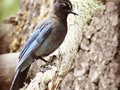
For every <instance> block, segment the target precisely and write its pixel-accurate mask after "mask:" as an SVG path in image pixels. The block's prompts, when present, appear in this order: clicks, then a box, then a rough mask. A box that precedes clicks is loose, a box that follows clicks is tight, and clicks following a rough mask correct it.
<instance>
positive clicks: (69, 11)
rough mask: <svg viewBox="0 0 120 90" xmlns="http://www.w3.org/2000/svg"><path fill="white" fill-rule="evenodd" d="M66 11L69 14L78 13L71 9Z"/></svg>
mask: <svg viewBox="0 0 120 90" xmlns="http://www.w3.org/2000/svg"><path fill="white" fill-rule="evenodd" d="M67 12H68V13H71V14H74V15H78V14H77V13H75V12H74V11H72V10H67Z"/></svg>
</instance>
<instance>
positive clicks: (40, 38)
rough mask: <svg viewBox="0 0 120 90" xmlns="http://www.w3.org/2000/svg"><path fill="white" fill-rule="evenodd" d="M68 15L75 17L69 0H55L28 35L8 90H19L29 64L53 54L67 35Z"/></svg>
mask: <svg viewBox="0 0 120 90" xmlns="http://www.w3.org/2000/svg"><path fill="white" fill-rule="evenodd" d="M69 14H74V15H77V14H76V13H75V12H74V11H73V7H72V3H71V2H70V1H69V0H55V2H54V4H53V5H52V7H51V9H50V12H49V14H48V17H47V18H46V19H45V20H43V21H42V22H41V23H39V24H38V25H37V26H36V28H35V30H34V31H33V33H32V34H31V35H30V37H29V39H28V40H27V42H26V44H25V45H24V47H23V49H22V51H21V52H20V55H19V64H18V66H17V69H16V73H15V76H14V78H13V81H12V84H11V87H10V90H19V88H21V87H23V85H24V84H23V82H24V81H25V79H26V77H27V73H28V71H29V68H30V66H31V64H32V63H33V62H34V61H36V60H37V59H41V60H44V61H45V62H47V61H46V60H45V59H43V58H42V57H45V56H48V55H49V54H51V53H52V52H54V51H55V50H56V49H57V48H59V46H60V45H61V44H62V42H63V41H64V39H65V36H66V34H67V29H68V28H67V17H68V15H69Z"/></svg>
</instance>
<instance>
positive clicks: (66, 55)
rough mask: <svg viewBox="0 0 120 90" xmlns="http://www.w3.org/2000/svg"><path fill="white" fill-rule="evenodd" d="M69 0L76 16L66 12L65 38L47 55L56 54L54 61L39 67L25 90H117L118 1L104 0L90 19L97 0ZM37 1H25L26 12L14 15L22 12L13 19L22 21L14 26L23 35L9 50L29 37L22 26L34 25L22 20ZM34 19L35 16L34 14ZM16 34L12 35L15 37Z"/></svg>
mask: <svg viewBox="0 0 120 90" xmlns="http://www.w3.org/2000/svg"><path fill="white" fill-rule="evenodd" d="M21 1H22V0H21ZM46 1H47V0H46ZM48 1H49V0H48ZM71 1H72V3H73V4H74V6H75V10H76V11H77V12H78V13H79V16H78V17H74V16H72V15H70V16H69V18H68V23H69V25H68V26H69V31H68V34H67V37H66V39H65V41H64V43H63V44H62V46H61V47H60V48H59V49H58V50H57V51H56V52H55V53H53V54H52V55H51V56H53V55H54V56H56V58H55V59H53V60H54V63H56V64H55V65H47V66H45V67H43V69H44V70H43V72H39V73H38V74H37V75H36V77H35V79H33V80H32V81H31V83H30V85H29V86H28V88H27V90H34V89H35V90H46V89H48V90H119V89H120V79H119V77H120V69H119V66H120V64H119V62H120V44H119V43H120V40H119V39H120V31H119V29H120V15H119V14H120V1H119V0H110V1H104V4H103V5H102V7H101V10H100V9H99V10H100V11H98V12H96V15H94V17H93V19H91V18H92V16H93V14H94V12H95V10H96V8H97V7H98V6H97V5H98V4H97V2H95V1H94V0H91V1H89V0H84V1H83V0H71ZM37 3H38V4H40V2H37V0H34V4H33V2H32V1H31V2H30V1H29V0H28V4H27V3H26V4H25V7H23V8H24V9H25V8H26V7H27V9H25V12H26V11H28V12H27V13H26V14H25V13H24V14H22V15H21V14H19V15H18V16H20V17H21V16H22V17H24V15H25V17H24V19H21V18H20V17H19V18H18V19H17V20H18V21H19V20H20V19H21V20H23V22H22V21H21V22H20V24H19V25H21V26H17V28H18V27H20V29H23V31H21V30H19V29H18V33H20V34H23V35H26V36H25V37H23V38H24V39H21V38H22V37H21V36H20V37H19V38H20V39H18V42H19V40H20V42H19V44H18V47H17V48H15V49H13V48H11V49H10V50H11V51H16V50H18V49H19V48H20V47H21V46H22V44H23V43H24V42H25V41H24V40H26V38H27V37H28V36H29V35H28V34H27V33H28V32H29V31H26V29H28V30H30V31H32V30H33V28H34V26H35V25H36V24H37V23H36V22H31V21H33V17H31V18H32V19H31V18H28V19H26V17H27V16H28V17H29V15H33V13H31V12H33V11H34V10H35V8H32V6H33V7H34V6H36V4H37ZM38 4H37V5H38ZM38 6H39V5H38ZM24 9H21V10H24ZM29 10H30V11H29ZM31 10H32V11H31ZM39 10H40V9H37V10H36V11H35V12H36V13H37V14H35V15H38V14H39V13H38V11H39ZM44 10H46V9H43V11H44ZM40 11H41V10H40ZM21 13H22V11H21ZM30 13H31V14H30ZM26 15H27V16H26ZM44 15H45V14H44ZM44 15H43V16H44ZM33 16H34V15H33ZM36 18H39V17H37V16H36ZM40 18H41V17H40ZM13 21H14V20H13ZM27 21H28V22H27ZM91 21H92V22H91ZM30 22H31V23H30ZM28 23H30V24H28ZM33 24H34V25H33ZM17 25H18V24H17ZM25 25H27V26H25ZM88 25H89V28H88ZM30 26H31V28H30V29H29V28H28V27H30ZM23 27H24V28H25V27H26V29H24V28H23ZM16 30H17V29H16ZM16 30H15V31H16ZM83 31H84V33H83ZM26 32H27V33H26ZM25 33H26V34H25ZM17 35H18V34H15V36H17ZM13 41H14V40H13ZM80 44H81V45H80ZM14 45H15V46H16V43H15V44H13V47H14ZM40 63H41V62H40ZM3 67H4V66H3Z"/></svg>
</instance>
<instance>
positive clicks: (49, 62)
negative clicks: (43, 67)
mask: <svg viewBox="0 0 120 90" xmlns="http://www.w3.org/2000/svg"><path fill="white" fill-rule="evenodd" d="M36 59H41V60H42V61H44V62H45V63H46V64H47V65H49V64H51V61H46V60H45V59H44V58H42V57H40V56H37V57H36Z"/></svg>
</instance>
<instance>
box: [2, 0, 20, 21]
mask: <svg viewBox="0 0 120 90" xmlns="http://www.w3.org/2000/svg"><path fill="white" fill-rule="evenodd" d="M18 10H19V0H0V23H1V22H2V21H3V20H4V19H7V18H9V17H10V16H12V15H15V14H16V13H17V11H18Z"/></svg>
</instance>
